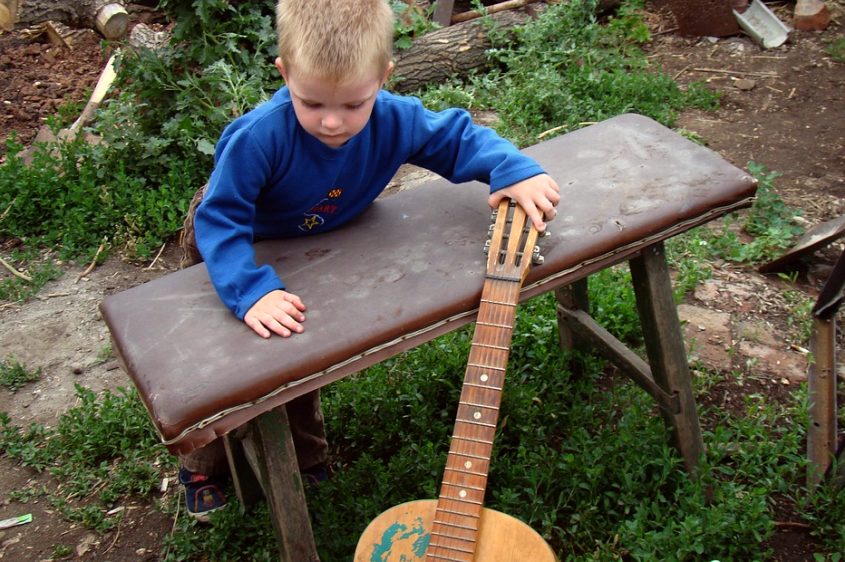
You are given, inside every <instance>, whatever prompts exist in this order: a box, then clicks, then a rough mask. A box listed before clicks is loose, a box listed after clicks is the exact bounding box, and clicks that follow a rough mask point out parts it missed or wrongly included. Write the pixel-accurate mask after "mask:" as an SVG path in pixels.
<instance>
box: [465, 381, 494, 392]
mask: <svg viewBox="0 0 845 562" xmlns="http://www.w3.org/2000/svg"><path fill="white" fill-rule="evenodd" d="M464 386H472V387H475V388H483V389H486V390H502V388H503V387H501V386H492V385H489V384H478V383H474V382H465V383H464Z"/></svg>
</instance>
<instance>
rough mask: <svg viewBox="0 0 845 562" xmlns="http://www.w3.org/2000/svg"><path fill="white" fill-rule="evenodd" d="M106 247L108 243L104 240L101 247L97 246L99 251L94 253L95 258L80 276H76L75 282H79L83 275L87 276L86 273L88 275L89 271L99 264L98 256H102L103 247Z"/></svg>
mask: <svg viewBox="0 0 845 562" xmlns="http://www.w3.org/2000/svg"><path fill="white" fill-rule="evenodd" d="M105 247H106V243H105V241H104V242H103V243H102V244H100V247H99V248H97V253H96V254H94V259H93V260H91V263H90V264H89V265H88V267H86V268H85V271H83V272H82V273H80V274H79V277H77V278H76V281H74V283H79V280H80V279H82V278H83V277H85V276H86V275H88V274H89V273H91V272H92V271H94V268H95V267H96V266H97V258H99V257H100V253H101V252H102V251H103V248H105Z"/></svg>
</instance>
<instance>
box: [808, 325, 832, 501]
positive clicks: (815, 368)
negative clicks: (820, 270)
mask: <svg viewBox="0 0 845 562" xmlns="http://www.w3.org/2000/svg"><path fill="white" fill-rule="evenodd" d="M810 349H811V350H812V353H813V359H814V360H813V361H812V362H811V364H810V370H809V372H808V374H807V388H808V392H809V400H810V412H809V413H810V426H809V427H808V428H807V460H808V461H809V463H810V465H809V467H808V468H807V487H808V488H810V489H812V488H815V487H816V486H817V485H818V484H819V483H820V482H821V481H822V479H823V478H824V475H825V473H826V472H827V470H828V468H829V467H830V464H831V462H832V461H833V458H834V457H835V456H836V319H835V317H832V318H819V317H818V316H816V317H814V318H813V336H812V340H811V342H810Z"/></svg>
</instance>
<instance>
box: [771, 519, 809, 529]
mask: <svg viewBox="0 0 845 562" xmlns="http://www.w3.org/2000/svg"><path fill="white" fill-rule="evenodd" d="M775 527H792V528H794V529H812V528H813V526H812V525H809V524H807V523H802V522H800V521H775Z"/></svg>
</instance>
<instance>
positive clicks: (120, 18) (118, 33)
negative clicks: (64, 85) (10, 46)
mask: <svg viewBox="0 0 845 562" xmlns="http://www.w3.org/2000/svg"><path fill="white" fill-rule="evenodd" d="M8 1H9V0H0V3H5V2H8ZM11 1H12V2H19V0H11ZM17 16H18V17H17V23H18V24H20V25H34V24H37V23H43V22H46V21H51V20H52V21H58V22H61V23H64V24H67V25H71V26H75V27H90V28H91V29H96V30H97V31H99V32H100V33H101V34H102V35H103V37H105V38H106V39H119V38H121V37H123V36H124V35H126V30H127V27H128V24H129V15H128V14H127V13H126V8H125V7H124V6H123V2H122V0H75V1H71V0H62V1H59V2H55V1H52V0H23V1H20V2H19V5H18V9H17Z"/></svg>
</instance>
